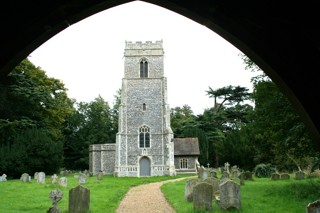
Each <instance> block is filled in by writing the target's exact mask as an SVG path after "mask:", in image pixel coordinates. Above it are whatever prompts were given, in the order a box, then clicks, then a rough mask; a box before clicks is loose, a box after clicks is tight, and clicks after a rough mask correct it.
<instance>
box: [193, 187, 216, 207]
mask: <svg viewBox="0 0 320 213" xmlns="http://www.w3.org/2000/svg"><path fill="white" fill-rule="evenodd" d="M212 194H213V188H212V186H211V185H210V184H208V183H198V184H197V185H195V186H194V187H193V193H192V197H193V209H194V210H195V211H198V210H207V211H211V210H212Z"/></svg>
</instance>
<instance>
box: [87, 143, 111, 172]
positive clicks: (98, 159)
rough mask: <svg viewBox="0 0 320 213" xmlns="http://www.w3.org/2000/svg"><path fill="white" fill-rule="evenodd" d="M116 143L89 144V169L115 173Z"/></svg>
mask: <svg viewBox="0 0 320 213" xmlns="http://www.w3.org/2000/svg"><path fill="white" fill-rule="evenodd" d="M115 150H116V147H115V144H92V145H90V146H89V162H90V163H89V171H90V172H91V173H92V174H94V175H95V174H97V173H98V172H99V171H100V170H101V171H102V172H103V173H104V174H113V172H114V165H115V164H114V163H115Z"/></svg>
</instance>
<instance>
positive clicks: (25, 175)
mask: <svg viewBox="0 0 320 213" xmlns="http://www.w3.org/2000/svg"><path fill="white" fill-rule="evenodd" d="M20 180H21V181H22V182H30V176H29V174H28V173H23V174H22V175H21V177H20Z"/></svg>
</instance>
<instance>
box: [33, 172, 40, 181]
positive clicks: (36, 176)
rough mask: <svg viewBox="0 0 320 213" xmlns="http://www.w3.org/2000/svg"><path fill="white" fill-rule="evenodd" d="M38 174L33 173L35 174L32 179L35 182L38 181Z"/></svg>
mask: <svg viewBox="0 0 320 213" xmlns="http://www.w3.org/2000/svg"><path fill="white" fill-rule="evenodd" d="M38 174H39V172H35V173H34V175H33V178H34V179H35V180H38Z"/></svg>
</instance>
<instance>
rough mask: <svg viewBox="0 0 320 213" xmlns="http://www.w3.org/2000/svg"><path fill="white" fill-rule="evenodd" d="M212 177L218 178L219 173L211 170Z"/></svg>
mask: <svg viewBox="0 0 320 213" xmlns="http://www.w3.org/2000/svg"><path fill="white" fill-rule="evenodd" d="M210 177H214V178H218V176H217V172H216V171H214V170H211V171H210Z"/></svg>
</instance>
